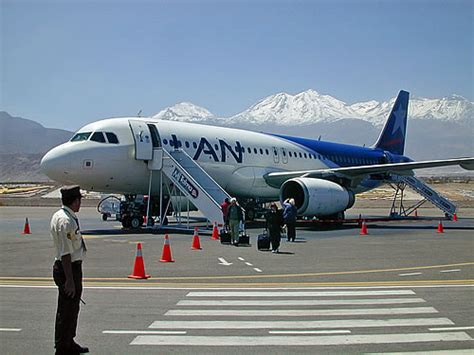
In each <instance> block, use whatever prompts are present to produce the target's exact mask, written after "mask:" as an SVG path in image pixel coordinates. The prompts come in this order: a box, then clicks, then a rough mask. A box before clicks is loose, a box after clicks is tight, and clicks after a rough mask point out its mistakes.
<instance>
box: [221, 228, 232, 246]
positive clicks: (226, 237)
mask: <svg viewBox="0 0 474 355" xmlns="http://www.w3.org/2000/svg"><path fill="white" fill-rule="evenodd" d="M219 235H220V238H221V243H222V244H230V243H231V236H230V232H229V231H228V230H226V229H221V232H220V233H219Z"/></svg>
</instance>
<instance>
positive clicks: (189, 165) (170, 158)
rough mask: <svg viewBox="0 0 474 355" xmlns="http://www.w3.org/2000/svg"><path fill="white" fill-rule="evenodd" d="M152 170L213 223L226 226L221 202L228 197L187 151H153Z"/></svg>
mask: <svg viewBox="0 0 474 355" xmlns="http://www.w3.org/2000/svg"><path fill="white" fill-rule="evenodd" d="M148 168H149V169H150V170H151V171H154V170H159V171H161V172H162V173H163V174H164V175H166V177H167V178H168V179H169V180H170V181H171V182H172V183H173V185H174V186H175V187H176V188H178V190H179V191H181V193H182V194H183V195H184V196H185V197H186V198H187V199H188V200H189V201H190V202H191V203H192V204H193V205H194V206H195V207H197V208H198V209H199V210H200V211H201V213H202V214H203V215H204V216H205V217H206V218H207V219H208V220H209V221H210V222H211V223H214V222H218V224H222V223H223V217H222V210H221V203H222V202H224V199H225V198H229V199H230V196H229V194H228V193H227V192H226V191H225V190H224V189H223V188H222V187H221V186H220V185H219V184H218V183H217V182H216V181H215V180H214V179H213V178H212V177H211V176H210V175H209V174H207V173H206V172H205V171H204V170H203V169H202V168H201V167H200V166H199V165H198V164H197V163H196V162H195V161H194V160H193V159H192V158H191V157H190V156H189V155H188V154H187V153H186V152H185V151H184V150H182V149H174V150H172V151H169V152H168V151H167V150H165V149H163V148H155V149H154V150H153V159H152V160H151V161H149V162H148Z"/></svg>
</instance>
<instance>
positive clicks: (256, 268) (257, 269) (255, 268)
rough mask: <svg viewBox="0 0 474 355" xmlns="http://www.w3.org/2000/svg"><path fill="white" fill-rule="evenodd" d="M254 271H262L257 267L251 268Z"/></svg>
mask: <svg viewBox="0 0 474 355" xmlns="http://www.w3.org/2000/svg"><path fill="white" fill-rule="evenodd" d="M253 269H254V270H255V271H256V272H263V271H262V270H261V269H259V268H258V267H254V268H253Z"/></svg>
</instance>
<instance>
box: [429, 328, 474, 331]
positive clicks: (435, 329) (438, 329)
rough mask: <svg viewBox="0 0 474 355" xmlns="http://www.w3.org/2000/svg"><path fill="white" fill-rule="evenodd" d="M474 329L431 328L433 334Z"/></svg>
mask: <svg viewBox="0 0 474 355" xmlns="http://www.w3.org/2000/svg"><path fill="white" fill-rule="evenodd" d="M473 329H474V327H449V328H430V329H429V330H431V331H432V332H444V331H450V330H452V331H454V330H473Z"/></svg>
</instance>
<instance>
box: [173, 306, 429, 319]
mask: <svg viewBox="0 0 474 355" xmlns="http://www.w3.org/2000/svg"><path fill="white" fill-rule="evenodd" d="M429 313H438V311H437V310H436V309H435V308H433V307H411V308H403V307H401V308H359V309H273V310H267V309H264V310H262V309H235V310H234V309H189V310H185V309H171V310H169V311H167V312H166V313H165V316H185V317H193V316H212V317H214V316H233V317H257V316H258V317H296V316H298V317H310V316H353V315H393V314H429Z"/></svg>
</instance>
